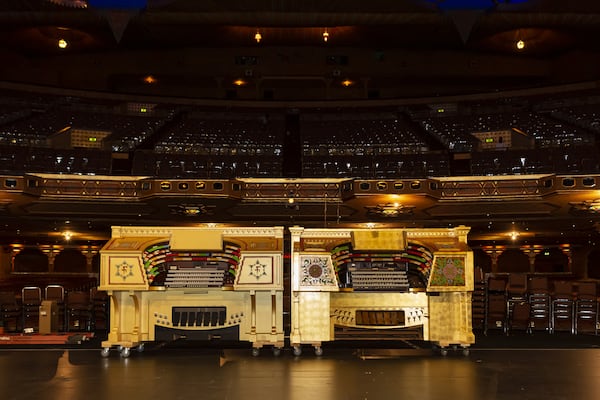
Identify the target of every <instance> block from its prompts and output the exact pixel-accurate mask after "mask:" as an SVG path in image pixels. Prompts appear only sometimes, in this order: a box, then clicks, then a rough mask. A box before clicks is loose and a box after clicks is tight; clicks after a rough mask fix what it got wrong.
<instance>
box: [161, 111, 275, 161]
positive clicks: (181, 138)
mask: <svg viewBox="0 0 600 400" xmlns="http://www.w3.org/2000/svg"><path fill="white" fill-rule="evenodd" d="M283 133H284V120H283V116H282V115H277V116H270V115H267V114H265V113H262V112H256V113H244V112H239V113H236V112H207V111H193V112H192V111H190V112H188V113H186V114H185V115H182V116H181V118H180V119H179V121H177V123H176V124H174V125H173V126H171V127H169V128H168V129H165V131H164V132H162V133H161V134H160V135H159V137H157V138H156V142H155V145H154V151H155V152H156V153H167V154H190V155H200V156H236V157H237V156H280V155H281V151H282V146H283Z"/></svg>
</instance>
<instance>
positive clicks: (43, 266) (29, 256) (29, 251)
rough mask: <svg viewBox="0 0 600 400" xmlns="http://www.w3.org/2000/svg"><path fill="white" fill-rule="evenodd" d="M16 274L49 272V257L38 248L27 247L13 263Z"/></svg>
mask: <svg viewBox="0 0 600 400" xmlns="http://www.w3.org/2000/svg"><path fill="white" fill-rule="evenodd" d="M13 271H14V272H48V257H47V256H46V255H45V254H44V252H43V251H42V250H40V249H38V248H37V247H26V248H24V249H23V250H21V251H20V252H19V254H17V255H16V256H15V258H14V261H13Z"/></svg>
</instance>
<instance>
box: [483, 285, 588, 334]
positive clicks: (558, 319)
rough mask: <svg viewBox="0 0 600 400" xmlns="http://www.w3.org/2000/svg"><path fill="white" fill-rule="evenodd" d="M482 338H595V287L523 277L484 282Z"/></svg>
mask: <svg viewBox="0 0 600 400" xmlns="http://www.w3.org/2000/svg"><path fill="white" fill-rule="evenodd" d="M485 283H486V289H485V317H484V321H483V330H484V333H485V334H488V332H490V331H493V330H498V331H500V332H502V333H504V334H510V333H511V332H515V331H521V332H527V333H530V334H531V333H534V332H536V331H544V332H546V333H550V334H553V333H558V332H565V333H569V334H594V335H597V334H598V329H599V326H598V325H599V320H598V308H599V307H598V305H599V298H598V283H597V282H596V281H583V280H567V279H560V278H555V279H552V278H549V277H547V276H539V275H532V276H529V275H527V274H518V273H515V274H489V275H488V276H487V277H486V278H485Z"/></svg>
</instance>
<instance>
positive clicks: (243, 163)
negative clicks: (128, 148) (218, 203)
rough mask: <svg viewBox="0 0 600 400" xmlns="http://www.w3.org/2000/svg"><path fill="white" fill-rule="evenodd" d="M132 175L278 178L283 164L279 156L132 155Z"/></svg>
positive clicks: (152, 153) (146, 152) (147, 153)
mask: <svg viewBox="0 0 600 400" xmlns="http://www.w3.org/2000/svg"><path fill="white" fill-rule="evenodd" d="M132 168H133V174H134V175H149V176H156V177H159V178H192V179H194V178H200V179H202V178H204V179H209V178H218V179H231V178H238V177H239V178H244V177H280V176H281V174H282V160H281V157H278V156H273V155H270V156H247V155H244V156H225V155H214V156H197V155H193V154H165V153H155V152H149V151H137V152H135V155H134V159H133V167H132Z"/></svg>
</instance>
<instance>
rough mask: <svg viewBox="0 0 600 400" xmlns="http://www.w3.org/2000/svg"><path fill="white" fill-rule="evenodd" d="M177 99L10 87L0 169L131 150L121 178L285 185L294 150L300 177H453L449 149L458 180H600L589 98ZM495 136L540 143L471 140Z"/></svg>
mask: <svg viewBox="0 0 600 400" xmlns="http://www.w3.org/2000/svg"><path fill="white" fill-rule="evenodd" d="M513 100H514V101H513ZM181 101H182V103H181V104H177V103H172V102H169V103H164V104H160V103H158V104H152V106H151V107H150V108H148V109H146V107H141V106H140V107H141V108H140V107H138V108H136V107H135V105H136V104H137V103H126V102H122V101H117V100H111V99H106V98H99V99H94V98H91V97H90V98H78V97H70V96H60V95H56V96H52V95H48V94H44V95H39V96H36V95H35V94H28V93H23V94H19V92H15V91H5V92H3V93H0V172H1V173H8V174H22V173H24V172H47V173H67V174H68V173H75V174H98V175H100V174H102V175H103V174H109V175H110V174H113V170H112V168H111V164H112V163H111V161H112V160H111V152H127V153H131V154H133V160H134V161H133V165H132V169H131V170H129V167H130V166H129V165H126V166H125V169H123V168H121V167H120V168H117V169H116V170H115V171H114V173H115V174H116V173H118V174H123V173H125V174H128V173H131V174H132V175H144V176H156V177H161V178H178V177H185V178H234V177H281V176H282V174H283V173H282V169H283V168H282V166H283V165H284V164H285V163H284V159H285V158H286V157H290V156H289V155H288V154H292V156H291V157H296V156H297V155H301V161H300V162H301V163H302V165H301V168H300V170H301V176H302V177H307V178H311V177H359V178H402V177H406V178H420V177H428V176H449V175H451V174H452V173H453V170H452V168H451V164H452V162H451V160H453V158H454V153H469V157H468V158H469V160H468V163H467V162H465V163H458V164H460V165H458V164H455V165H457V167H456V169H455V170H454V172H455V173H457V174H470V175H510V174H537V173H599V172H600V157H599V156H598V151H597V146H598V145H597V144H596V135H597V134H598V132H599V130H600V122H599V121H600V116H599V113H597V111H596V109H597V101H598V99H597V98H593V96H588V97H584V98H581V99H568V100H566V99H565V100H564V101H557V100H555V99H554V100H552V101H549V100H548V101H544V99H539V98H531V99H527V98H525V97H523V98H519V99H518V101H517V100H515V99H512V100H511V99H497V100H488V101H485V102H482V103H476V102H473V103H469V102H465V103H464V104H463V103H456V104H453V105H452V107H450V108H449V110H446V111H445V112H443V113H442V112H437V111H435V106H434V105H427V106H425V105H414V106H411V105H403V106H401V107H393V106H389V105H385V106H381V107H368V108H360V107H354V106H352V107H350V106H349V107H340V108H324V109H315V108H310V109H293V112H291V111H290V110H289V109H287V108H285V107H284V106H282V107H281V108H276V109H266V110H265V109H260V108H256V109H254V108H248V107H239V106H236V108H234V107H223V106H198V105H194V104H186V103H185V101H184V99H182V100H181ZM140 104H142V103H140ZM141 110H143V111H141ZM290 117H293V118H290ZM296 117H297V118H296ZM63 129H67V130H69V129H80V130H83V131H89V132H104V133H106V132H109V133H110V134H109V135H108V136H107V137H106V138H105V139H103V143H104V147H103V149H85V150H82V149H70V148H68V147H69V146H68V145H67V144H64V143H62V142H61V144H60V145H57V143H58V142H56V143H55V139H56V138H57V137H58V136H56V133H57V132H59V131H61V130H63ZM497 130H512V131H513V132H519V134H520V135H527V136H529V137H533V138H535V148H534V149H529V150H526V149H524V150H518V149H514V148H513V149H510V148H507V147H501V148H498V149H496V150H485V151H480V144H481V142H479V141H478V139H476V138H475V137H474V136H473V135H472V133H474V132H487V131H497ZM290 135H292V136H293V137H292V139H293V140H290ZM513 142H514V139H513ZM56 147H61V148H60V149H59V148H56ZM65 147H66V148H65ZM539 149H544V151H538V150H539ZM461 160H462V159H461Z"/></svg>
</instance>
